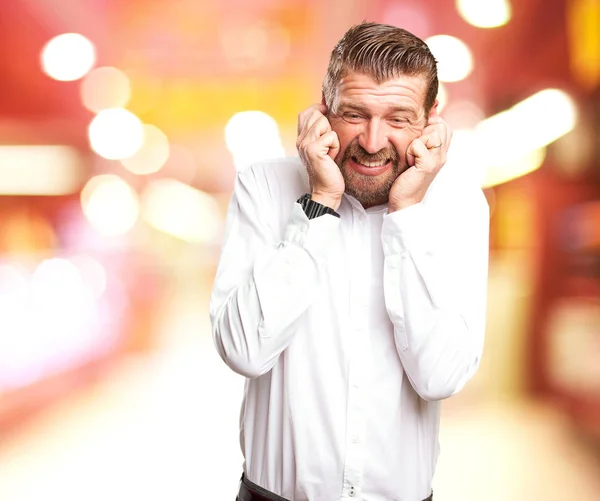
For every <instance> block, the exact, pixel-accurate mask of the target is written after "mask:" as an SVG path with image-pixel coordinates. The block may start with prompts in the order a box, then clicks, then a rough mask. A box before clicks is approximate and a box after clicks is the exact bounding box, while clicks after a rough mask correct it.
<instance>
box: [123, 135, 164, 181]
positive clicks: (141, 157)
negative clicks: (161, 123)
mask: <svg viewBox="0 0 600 501" xmlns="http://www.w3.org/2000/svg"><path fill="white" fill-rule="evenodd" d="M143 133H144V135H143V143H142V146H141V147H140V149H139V150H137V151H136V152H135V153H134V154H133V155H132V156H131V157H129V158H125V159H123V160H121V163H122V164H123V166H124V167H125V168H126V169H127V170H129V171H131V172H133V173H134V174H152V173H153V172H157V171H159V170H160V169H161V167H162V166H163V165H164V164H165V163H166V161H167V160H168V158H169V139H168V138H167V136H166V134H165V133H164V132H163V131H161V130H160V129H159V128H158V127H156V126H154V125H149V124H144V125H143Z"/></svg>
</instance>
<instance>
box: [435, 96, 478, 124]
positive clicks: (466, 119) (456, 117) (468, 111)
mask: <svg viewBox="0 0 600 501" xmlns="http://www.w3.org/2000/svg"><path fill="white" fill-rule="evenodd" d="M484 118H485V113H484V112H483V110H482V109H481V108H480V107H479V106H478V105H477V104H476V103H474V102H473V101H468V100H459V101H452V102H451V103H450V104H448V106H446V109H445V110H444V120H445V121H446V123H447V124H448V125H449V126H450V128H451V129H453V130H459V129H460V130H464V129H473V128H475V127H476V126H477V125H478V124H479V123H481V122H482V121H483V120H484Z"/></svg>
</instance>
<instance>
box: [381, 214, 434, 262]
mask: <svg viewBox="0 0 600 501" xmlns="http://www.w3.org/2000/svg"><path fill="white" fill-rule="evenodd" d="M432 231H433V228H432V225H431V224H430V220H429V218H428V215H427V211H426V207H425V205H424V204H423V202H419V203H417V204H414V205H411V206H410V207H406V208H405V209H401V210H398V211H396V212H392V213H391V214H386V215H385V217H384V219H383V226H382V228H381V240H382V243H383V253H384V255H385V256H386V257H389V256H393V255H397V254H401V253H402V252H404V251H422V252H431V250H432V243H433V242H432V236H433V235H432Z"/></svg>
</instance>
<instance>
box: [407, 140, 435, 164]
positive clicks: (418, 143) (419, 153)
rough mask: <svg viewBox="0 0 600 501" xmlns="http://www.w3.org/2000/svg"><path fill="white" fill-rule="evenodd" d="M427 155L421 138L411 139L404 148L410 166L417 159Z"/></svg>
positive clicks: (416, 161)
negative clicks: (405, 148)
mask: <svg viewBox="0 0 600 501" xmlns="http://www.w3.org/2000/svg"><path fill="white" fill-rule="evenodd" d="M428 155H430V153H429V150H428V149H427V146H425V143H424V142H423V141H422V139H421V138H417V139H415V140H413V142H412V143H410V144H409V145H408V149H407V150H406V159H407V161H408V165H410V166H411V167H412V166H414V165H417V164H418V161H419V159H424V158H426V157H427V156H428Z"/></svg>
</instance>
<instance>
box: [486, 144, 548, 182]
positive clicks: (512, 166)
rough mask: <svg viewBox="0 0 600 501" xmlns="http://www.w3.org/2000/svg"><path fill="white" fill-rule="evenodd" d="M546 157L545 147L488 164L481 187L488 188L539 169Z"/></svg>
mask: <svg viewBox="0 0 600 501" xmlns="http://www.w3.org/2000/svg"><path fill="white" fill-rule="evenodd" d="M545 159H546V148H539V149H537V150H533V151H531V152H529V153H526V154H525V155H523V156H522V157H520V158H516V159H513V160H510V161H508V162H506V163H505V164H499V163H497V162H494V163H492V164H491V165H488V168H487V170H486V172H485V178H484V180H483V183H482V187H483V188H489V187H491V186H496V185H498V184H501V183H506V182H507V181H510V180H511V179H516V178H518V177H521V176H524V175H525V174H529V173H530V172H533V171H534V170H536V169H539V168H540V167H541V166H542V164H543V163H544V160H545Z"/></svg>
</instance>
